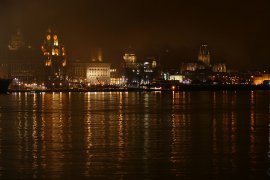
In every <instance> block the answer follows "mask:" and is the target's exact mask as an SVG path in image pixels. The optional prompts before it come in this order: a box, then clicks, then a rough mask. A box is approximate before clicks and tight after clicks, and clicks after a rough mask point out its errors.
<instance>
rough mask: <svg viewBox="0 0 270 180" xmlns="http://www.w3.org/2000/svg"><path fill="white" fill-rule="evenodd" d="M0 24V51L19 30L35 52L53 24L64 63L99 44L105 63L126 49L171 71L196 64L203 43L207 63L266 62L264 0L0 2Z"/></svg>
mask: <svg viewBox="0 0 270 180" xmlns="http://www.w3.org/2000/svg"><path fill="white" fill-rule="evenodd" d="M0 23H1V28H0V44H1V46H4V45H5V43H6V42H7V41H8V39H9V37H10V35H11V33H13V32H15V31H16V29H17V28H18V27H20V29H21V30H22V32H23V34H24V37H25V39H26V41H27V42H28V43H30V44H31V45H32V46H33V47H38V48H39V46H40V44H41V43H42V41H43V37H44V34H45V33H46V30H47V29H48V27H49V26H51V27H53V29H55V30H56V31H57V32H58V34H59V36H60V38H61V39H62V41H63V43H64V44H65V46H66V48H67V49H68V54H69V56H70V58H71V59H74V58H88V57H90V50H91V48H92V47H102V49H103V51H104V56H105V61H108V62H113V63H118V62H120V61H121V58H122V53H123V52H124V51H125V49H126V48H128V47H132V48H133V49H134V50H135V52H136V53H138V54H139V55H149V56H150V55H156V56H160V57H162V56H163V55H164V53H165V52H167V55H166V56H167V57H171V59H170V62H168V63H169V65H170V66H172V65H179V64H180V63H181V62H182V61H184V60H196V59H197V53H198V49H199V46H200V44H202V43H206V44H208V45H209V47H210V50H211V52H212V61H214V62H225V63H227V64H228V66H229V67H230V68H234V69H256V68H259V69H262V68H268V67H269V65H270V63H269V61H270V55H269V52H270V43H269V40H270V35H269V34H270V1H269V0H256V1H250V2H249V1H243V0H234V1H230V0H204V1H202V0H76V1H69V0H58V1H56V0H55V1H52V0H1V1H0ZM166 50H168V51H166ZM163 63H165V62H163ZM268 69H269V68H268Z"/></svg>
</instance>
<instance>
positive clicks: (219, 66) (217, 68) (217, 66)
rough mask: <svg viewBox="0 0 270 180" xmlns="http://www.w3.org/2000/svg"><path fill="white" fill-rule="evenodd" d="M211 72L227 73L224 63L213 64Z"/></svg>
mask: <svg viewBox="0 0 270 180" xmlns="http://www.w3.org/2000/svg"><path fill="white" fill-rule="evenodd" d="M212 71H213V72H223V73H224V72H227V68H226V64H224V63H218V64H214V65H213V67H212Z"/></svg>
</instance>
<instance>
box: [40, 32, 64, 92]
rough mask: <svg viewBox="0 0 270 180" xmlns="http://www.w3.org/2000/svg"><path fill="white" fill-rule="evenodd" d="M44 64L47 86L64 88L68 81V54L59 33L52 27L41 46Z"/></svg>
mask: <svg viewBox="0 0 270 180" xmlns="http://www.w3.org/2000/svg"><path fill="white" fill-rule="evenodd" d="M41 51H42V53H43V57H44V58H43V59H44V66H45V68H46V78H45V79H46V86H47V87H48V88H62V87H64V86H65V84H66V83H67V75H66V65H67V59H66V57H67V55H66V50H65V47H64V45H63V44H61V43H60V41H59V37H58V35H57V34H56V33H55V32H53V31H52V30H51V29H50V28H49V29H48V31H47V33H46V37H45V39H44V43H43V44H42V46H41Z"/></svg>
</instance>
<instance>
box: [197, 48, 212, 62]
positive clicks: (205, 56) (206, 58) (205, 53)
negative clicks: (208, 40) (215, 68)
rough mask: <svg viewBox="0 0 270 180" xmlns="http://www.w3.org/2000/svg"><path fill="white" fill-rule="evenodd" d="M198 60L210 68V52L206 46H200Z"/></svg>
mask: <svg viewBox="0 0 270 180" xmlns="http://www.w3.org/2000/svg"><path fill="white" fill-rule="evenodd" d="M198 60H199V61H201V62H203V63H204V64H205V65H207V66H210V51H209V49H208V46H207V45H201V47H200V50H199V54H198Z"/></svg>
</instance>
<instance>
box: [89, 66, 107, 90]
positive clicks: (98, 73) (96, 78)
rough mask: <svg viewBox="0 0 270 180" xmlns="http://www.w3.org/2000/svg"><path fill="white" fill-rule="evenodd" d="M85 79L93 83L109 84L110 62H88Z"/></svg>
mask: <svg viewBox="0 0 270 180" xmlns="http://www.w3.org/2000/svg"><path fill="white" fill-rule="evenodd" d="M86 79H87V82H88V83H90V84H94V85H104V84H110V63H89V66H88V67H87V72H86Z"/></svg>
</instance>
